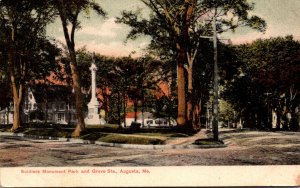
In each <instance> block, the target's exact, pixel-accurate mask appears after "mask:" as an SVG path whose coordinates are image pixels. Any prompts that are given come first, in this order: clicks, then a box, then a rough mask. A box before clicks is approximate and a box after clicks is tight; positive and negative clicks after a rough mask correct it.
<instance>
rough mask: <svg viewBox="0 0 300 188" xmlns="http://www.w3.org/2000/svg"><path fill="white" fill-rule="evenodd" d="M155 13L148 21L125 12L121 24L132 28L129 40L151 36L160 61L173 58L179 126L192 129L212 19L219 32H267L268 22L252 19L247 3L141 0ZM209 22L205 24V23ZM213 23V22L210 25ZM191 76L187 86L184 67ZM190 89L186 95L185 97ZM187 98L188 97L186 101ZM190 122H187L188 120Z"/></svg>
mask: <svg viewBox="0 0 300 188" xmlns="http://www.w3.org/2000/svg"><path fill="white" fill-rule="evenodd" d="M141 1H142V2H143V3H144V4H145V5H146V6H147V7H148V8H150V10H152V11H153V13H152V14H150V16H149V18H148V19H142V18H141V16H140V15H138V13H139V11H138V12H127V11H124V12H123V17H122V18H119V19H118V22H122V23H125V24H128V25H130V26H131V27H132V30H131V32H130V34H129V35H128V38H132V39H134V38H135V37H137V36H138V34H140V33H143V34H145V35H150V36H151V37H152V40H151V44H150V46H149V48H150V49H152V50H153V49H156V52H158V53H157V54H158V55H159V56H160V58H162V59H165V58H166V57H169V58H174V59H175V61H176V65H177V86H178V88H177V95H178V125H179V126H183V125H185V124H186V123H187V124H188V125H189V127H191V125H192V124H194V123H195V121H193V117H194V116H193V115H192V114H193V111H195V110H196V109H197V108H195V106H196V105H195V104H193V103H194V102H195V101H196V100H194V97H195V96H194V89H193V87H194V86H193V85H194V84H193V79H194V76H193V72H194V71H193V65H194V61H195V60H198V63H202V62H203V61H201V59H200V60H199V58H197V57H196V56H197V54H199V46H201V45H202V44H200V38H201V37H200V36H201V35H211V34H212V32H211V31H209V30H210V29H211V28H212V22H211V20H212V18H216V19H217V21H218V25H217V29H218V30H217V32H218V33H221V32H224V31H226V30H229V29H232V30H233V29H235V28H236V27H238V26H241V25H245V26H251V27H253V28H256V29H261V30H264V28H265V22H264V21H263V20H261V19H260V18H259V17H257V16H250V15H249V14H248V12H249V11H251V10H252V9H253V5H251V4H249V3H247V1H246V0H238V1H219V0H205V1H198V0H185V1H184V0H182V1H166V0H141ZM205 20H208V22H207V23H205V25H203V21H205ZM209 20H210V22H209ZM185 65H186V70H187V73H188V77H187V78H188V79H187V80H188V84H187V86H186V84H185V80H184V78H185V75H184V66H185ZM186 87H187V94H186V91H185V90H186ZM186 97H187V98H186ZM186 120H187V121H186Z"/></svg>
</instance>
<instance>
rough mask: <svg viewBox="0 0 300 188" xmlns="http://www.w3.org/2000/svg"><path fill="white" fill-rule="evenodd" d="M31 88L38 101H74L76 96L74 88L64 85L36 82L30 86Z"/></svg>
mask: <svg viewBox="0 0 300 188" xmlns="http://www.w3.org/2000/svg"><path fill="white" fill-rule="evenodd" d="M30 90H31V91H32V93H33V96H34V98H35V100H36V102H37V103H42V102H45V101H46V100H47V101H48V102H54V101H65V102H67V101H70V102H72V101H73V102H74V99H75V96H74V93H73V92H72V88H71V87H68V86H63V85H45V84H36V85H32V86H30Z"/></svg>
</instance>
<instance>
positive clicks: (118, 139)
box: [98, 134, 165, 145]
mask: <svg viewBox="0 0 300 188" xmlns="http://www.w3.org/2000/svg"><path fill="white" fill-rule="evenodd" d="M98 141H101V142H110V143H118V144H143V145H149V144H150V145H157V144H164V142H165V139H163V138H156V137H147V136H139V135H122V134H108V135H106V136H103V137H100V138H99V139H98Z"/></svg>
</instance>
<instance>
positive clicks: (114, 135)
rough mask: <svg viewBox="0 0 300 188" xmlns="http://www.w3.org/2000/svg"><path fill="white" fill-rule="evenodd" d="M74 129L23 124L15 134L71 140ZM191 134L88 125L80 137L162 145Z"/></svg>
mask: <svg viewBox="0 0 300 188" xmlns="http://www.w3.org/2000/svg"><path fill="white" fill-rule="evenodd" d="M10 127H11V126H9V125H8V126H3V127H2V126H1V127H0V128H1V129H0V131H3V132H4V131H5V132H9V128H10ZM73 131H74V128H71V127H70V126H63V125H62V126H59V125H55V124H53V125H52V124H44V125H42V124H24V125H23V126H22V127H21V128H20V129H18V130H17V131H16V133H23V134H25V135H27V136H42V137H62V138H71V137H72V136H71V135H72V132H73ZM191 135H193V134H191V133H186V134H183V133H180V132H179V130H177V129H176V128H150V129H145V128H144V129H143V128H141V129H138V130H133V129H130V128H121V127H119V126H118V125H112V124H107V125H88V126H86V130H85V131H84V132H83V133H82V135H81V136H80V138H81V139H84V140H92V141H101V142H110V143H122V144H143V145H147V144H151V145H157V144H164V143H165V141H166V140H168V139H173V138H177V137H178V138H179V137H189V136H191Z"/></svg>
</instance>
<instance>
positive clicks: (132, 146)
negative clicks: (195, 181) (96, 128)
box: [0, 132, 227, 150]
mask: <svg viewBox="0 0 300 188" xmlns="http://www.w3.org/2000/svg"><path fill="white" fill-rule="evenodd" d="M0 136H11V137H23V138H29V139H40V140H57V141H60V142H70V143H75V144H95V145H99V146H104V147H117V148H128V149H154V150H156V149H209V148H225V147H227V145H226V144H224V145H192V144H190V145H142V144H119V143H108V142H100V141H93V140H83V139H78V138H60V137H51V136H37V135H26V134H23V133H8V132H0Z"/></svg>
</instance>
